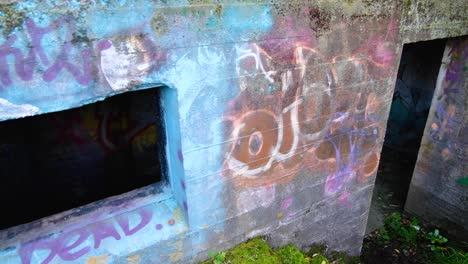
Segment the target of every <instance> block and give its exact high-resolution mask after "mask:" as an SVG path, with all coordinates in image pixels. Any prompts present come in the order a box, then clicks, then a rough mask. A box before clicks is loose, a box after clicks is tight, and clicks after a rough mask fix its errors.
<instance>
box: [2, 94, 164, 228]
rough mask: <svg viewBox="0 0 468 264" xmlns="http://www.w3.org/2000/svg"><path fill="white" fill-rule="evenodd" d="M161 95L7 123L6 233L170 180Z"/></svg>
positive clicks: (4, 173)
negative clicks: (166, 161) (166, 172)
mask: <svg viewBox="0 0 468 264" xmlns="http://www.w3.org/2000/svg"><path fill="white" fill-rule="evenodd" d="M162 120H163V117H162V110H161V108H160V89H148V90H141V91H136V92H127V93H124V94H121V95H116V96H113V97H110V98H108V99H106V100H104V101H100V102H96V103H93V104H89V105H86V106H83V107H80V108H75V109H70V110H66V111H61V112H56V113H50V114H44V115H39V116H34V117H27V118H23V119H17V120H9V121H4V122H0V175H1V177H2V185H1V187H0V198H1V201H2V203H1V212H4V214H2V215H3V217H1V218H0V229H3V228H7V227H11V226H15V225H18V224H23V223H27V222H30V221H33V220H36V219H39V218H42V217H45V216H49V215H52V214H55V213H59V212H62V211H65V210H68V209H71V208H74V207H78V206H81V205H85V204H88V203H91V202H94V201H97V200H100V199H103V198H106V197H109V196H113V195H117V194H122V193H125V192H128V191H131V190H134V189H137V188H140V187H143V186H147V185H150V184H153V183H156V182H158V181H161V179H162V178H163V176H162V175H163V171H165V170H164V166H165V165H164V161H165V157H164V153H165V151H164V148H165V135H164V128H163V122H162Z"/></svg>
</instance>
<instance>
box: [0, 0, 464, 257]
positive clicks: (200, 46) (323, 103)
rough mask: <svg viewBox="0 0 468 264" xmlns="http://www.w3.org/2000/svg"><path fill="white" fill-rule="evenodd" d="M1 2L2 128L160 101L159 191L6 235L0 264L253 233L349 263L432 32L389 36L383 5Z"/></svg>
mask: <svg viewBox="0 0 468 264" xmlns="http://www.w3.org/2000/svg"><path fill="white" fill-rule="evenodd" d="M7 2H8V3H10V2H11V3H10V4H2V5H0V12H2V14H3V15H2V19H3V21H4V25H5V26H4V27H3V35H1V36H0V41H1V42H0V43H2V45H1V46H0V84H1V87H0V119H1V120H6V119H11V118H19V117H22V116H28V115H35V114H40V113H47V112H52V111H58V110H63V109H68V108H72V107H76V106H80V105H83V104H87V103H90V102H94V101H97V100H102V99H103V98H105V97H107V96H111V95H113V94H116V93H122V92H126V91H128V90H135V89H141V88H147V87H149V86H160V85H165V86H167V87H169V88H164V89H165V90H164V92H163V99H162V104H163V108H164V109H165V110H166V117H170V118H168V119H167V120H166V129H167V131H168V133H167V137H168V139H167V142H168V147H167V153H168V155H167V158H168V161H169V182H170V184H168V185H164V186H162V187H161V190H160V191H159V192H154V191H148V192H139V191H136V192H135V193H130V194H127V195H124V196H121V197H119V198H118V199H117V198H110V199H109V200H105V201H102V202H97V203H95V204H92V205H89V206H85V207H83V208H77V209H73V210H71V211H68V212H64V213H62V214H59V215H55V216H52V217H49V218H45V219H41V220H38V221H36V222H33V223H30V224H26V225H23V226H18V227H14V228H11V229H8V230H5V231H3V232H1V233H0V241H1V242H0V263H69V262H70V263H84V262H86V263H169V262H174V263H177V262H179V263H188V262H195V261H197V260H200V259H203V258H205V257H206V252H207V251H208V250H224V249H226V248H228V247H231V246H233V245H235V244H236V243H239V242H241V241H244V240H246V239H247V238H249V237H253V236H257V235H268V237H269V239H270V241H271V243H273V244H274V245H278V246H279V245H284V244H286V243H294V244H296V245H297V246H299V247H302V248H304V247H306V246H308V245H310V244H313V243H326V244H328V245H329V246H330V248H331V249H333V250H340V251H347V252H348V253H350V254H352V255H357V254H359V251H360V247H361V243H362V238H363V234H364V231H365V226H366V220H367V214H368V209H369V204H370V199H371V196H372V189H373V182H374V179H375V172H376V170H377V166H378V161H379V155H380V154H379V153H380V149H381V145H382V141H383V136H384V131H385V124H386V119H387V117H388V112H389V107H390V103H391V98H392V91H393V87H394V79H395V77H396V71H397V67H398V61H399V56H400V53H401V47H402V37H403V38H404V39H409V36H411V39H410V40H411V41H416V40H419V39H423V37H418V35H420V34H419V32H420V27H421V26H424V25H428V24H430V21H432V20H431V19H426V20H424V21H419V20H418V24H417V25H415V26H413V24H412V23H405V24H403V26H401V23H400V21H401V17H402V14H404V15H405V16H406V13H404V11H403V10H406V9H404V6H403V3H401V2H398V1H364V0H361V1H358V0H356V1H287V2H288V3H284V2H286V1H265V2H263V1H253V0H252V1H249V0H247V1H240V0H239V1H225V2H212V1H202V0H199V1H161V2H156V1H150V0H136V1H125V0H120V1H117V0H114V1H104V0H94V1H84V0H83V1H59V0H51V1H7ZM449 2H450V3H454V5H455V4H457V3H458V5H461V6H463V5H462V4H463V2H464V1H463V0H458V1H449ZM452 11H453V10H451V9H449V10H448V12H452ZM415 12H416V13H417V14H418V15H420V16H424V17H431V16H435V15H437V17H438V19H442V20H444V19H447V20H448V21H450V22H453V21H458V22H459V23H458V24H457V23H447V27H446V28H444V29H434V30H437V33H434V34H436V35H435V36H437V37H447V36H454V35H460V34H466V33H467V28H466V24H467V18H466V17H465V16H463V15H462V16H459V15H456V16H454V17H452V16H451V14H450V13H449V14H445V13H444V14H432V13H431V12H432V10H430V9H424V10H423V9H416V11H415ZM403 18H404V20H403V21H409V20H408V19H407V18H405V17H403ZM5 21H9V22H8V23H6V22H5ZM403 27H404V29H405V30H404V31H402V28H403ZM429 32H431V29H429ZM454 32H455V33H454ZM416 33H417V34H416ZM413 35H414V36H413ZM421 35H424V34H422V33H421ZM424 38H426V37H424ZM174 108H175V110H174ZM2 177H7V176H6V175H2ZM114 199H117V200H114ZM21 210H28V209H27V208H21Z"/></svg>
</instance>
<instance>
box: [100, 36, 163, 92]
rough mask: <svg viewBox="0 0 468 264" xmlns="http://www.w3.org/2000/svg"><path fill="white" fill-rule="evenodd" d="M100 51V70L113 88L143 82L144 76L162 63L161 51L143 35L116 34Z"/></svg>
mask: <svg viewBox="0 0 468 264" xmlns="http://www.w3.org/2000/svg"><path fill="white" fill-rule="evenodd" d="M109 43H110V47H109V48H108V49H106V50H104V51H102V52H101V70H102V72H103V74H104V77H105V78H106V80H107V83H108V84H109V85H110V86H111V88H112V89H113V90H121V89H125V88H129V87H133V86H136V85H139V84H141V83H143V81H144V77H145V76H146V75H147V74H148V72H150V71H151V70H153V69H156V68H157V67H159V66H160V65H162V64H163V63H164V61H163V53H162V52H157V48H156V47H155V45H154V44H153V42H152V41H151V40H150V39H148V38H146V37H145V36H143V35H136V36H132V35H130V36H118V37H116V38H114V39H110V40H109Z"/></svg>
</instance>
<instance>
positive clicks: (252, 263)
mask: <svg viewBox="0 0 468 264" xmlns="http://www.w3.org/2000/svg"><path fill="white" fill-rule="evenodd" d="M326 250H327V247H326V246H324V245H318V246H312V248H311V250H310V251H308V252H307V253H303V252H302V251H300V250H299V249H298V248H296V247H295V246H293V245H286V246H284V247H281V248H278V249H277V250H274V249H272V248H271V246H270V245H269V244H268V243H266V242H265V240H264V239H262V238H260V237H257V238H254V239H251V240H249V241H247V242H244V243H242V244H239V245H237V246H236V247H234V248H232V249H230V250H228V251H226V252H221V253H212V254H210V255H211V256H212V257H211V259H210V260H207V261H205V262H202V263H201V264H211V263H213V264H222V263H232V264H257V263H260V264H329V263H335V264H347V263H349V264H351V263H359V258H358V257H349V256H347V255H346V254H344V253H335V252H332V253H331V255H330V256H331V258H328V257H327V256H326Z"/></svg>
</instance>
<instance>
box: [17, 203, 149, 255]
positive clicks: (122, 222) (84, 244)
mask: <svg viewBox="0 0 468 264" xmlns="http://www.w3.org/2000/svg"><path fill="white" fill-rule="evenodd" d="M137 214H138V216H139V217H140V222H139V223H138V224H136V225H135V226H134V227H130V216H129V215H128V214H124V215H120V216H117V217H116V218H115V221H116V222H117V225H118V226H119V227H120V229H121V230H122V232H123V234H124V235H125V236H127V237H128V236H132V235H134V234H136V233H137V232H139V231H140V230H142V229H143V228H144V227H146V226H148V224H149V223H150V221H151V219H152V213H151V211H149V210H147V209H141V210H139V211H138V212H137ZM90 238H92V244H93V248H94V249H98V248H99V247H101V245H102V243H103V241H104V240H107V239H114V240H121V239H122V235H121V233H119V230H118V229H117V228H116V225H115V224H114V222H113V221H112V219H110V220H106V221H102V222H98V223H94V224H92V225H90V226H86V227H83V228H78V229H75V230H72V231H70V232H65V233H62V234H60V235H59V236H58V237H56V238H52V239H45V240H37V241H29V242H27V243H25V244H22V245H21V247H20V249H19V255H20V258H21V262H22V263H23V264H30V263H31V262H32V258H33V255H34V256H35V254H34V252H36V251H39V250H41V251H42V250H46V251H49V252H48V255H47V256H46V257H45V258H44V259H42V260H41V261H38V262H39V263H42V264H47V263H50V262H51V261H52V260H53V259H54V258H55V257H56V256H58V257H59V258H60V259H62V260H64V261H73V260H76V259H78V258H80V257H82V256H84V255H86V254H87V253H89V252H90V251H91V249H92V248H91V246H90V245H89V244H88V243H89V241H90V240H89V239H90Z"/></svg>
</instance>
